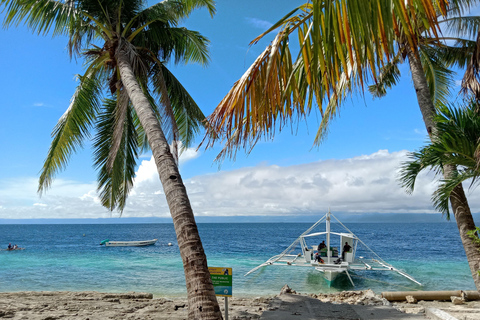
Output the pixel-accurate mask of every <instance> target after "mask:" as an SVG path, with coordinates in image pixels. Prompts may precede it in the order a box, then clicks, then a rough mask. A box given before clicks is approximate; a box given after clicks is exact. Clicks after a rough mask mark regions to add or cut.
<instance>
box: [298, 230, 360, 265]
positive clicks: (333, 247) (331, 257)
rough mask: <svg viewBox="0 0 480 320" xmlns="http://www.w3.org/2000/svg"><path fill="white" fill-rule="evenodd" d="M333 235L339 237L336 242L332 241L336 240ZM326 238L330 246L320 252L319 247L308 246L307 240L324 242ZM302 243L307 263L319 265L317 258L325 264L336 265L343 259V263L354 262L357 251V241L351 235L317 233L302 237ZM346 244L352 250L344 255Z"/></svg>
mask: <svg viewBox="0 0 480 320" xmlns="http://www.w3.org/2000/svg"><path fill="white" fill-rule="evenodd" d="M332 235H333V236H335V235H336V236H338V238H337V240H336V241H332V240H334V239H332V237H331V236H332ZM324 237H326V239H327V240H326V242H327V243H328V244H329V245H326V247H325V248H322V249H320V250H318V248H319V246H318V245H313V246H308V244H307V239H306V238H313V239H317V240H318V239H320V241H322V240H323V238H324ZM309 240H310V239H309ZM320 241H318V243H320ZM323 241H325V240H323ZM310 242H311V241H310ZM300 243H301V246H302V253H303V256H304V259H305V262H306V263H311V264H319V263H318V261H316V259H315V257H316V256H319V257H320V258H321V259H322V260H323V261H324V263H334V261H336V260H337V259H339V258H342V257H343V258H342V262H353V261H354V259H355V251H356V249H357V240H356V239H355V236H354V235H353V234H351V233H336V232H328V233H327V232H316V233H312V234H307V235H303V236H301V240H300ZM345 244H348V245H349V246H350V248H351V249H350V250H349V251H347V252H345V254H344V253H343V248H344V246H345Z"/></svg>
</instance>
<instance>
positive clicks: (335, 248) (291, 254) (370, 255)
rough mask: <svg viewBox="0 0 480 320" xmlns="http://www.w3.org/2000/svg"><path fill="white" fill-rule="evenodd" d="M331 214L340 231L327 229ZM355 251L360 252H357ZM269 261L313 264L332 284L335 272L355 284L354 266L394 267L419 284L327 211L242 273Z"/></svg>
mask: <svg viewBox="0 0 480 320" xmlns="http://www.w3.org/2000/svg"><path fill="white" fill-rule="evenodd" d="M332 218H333V219H334V220H335V221H336V223H335V226H336V227H337V228H340V229H342V230H340V231H341V232H334V231H332V230H331V226H332V224H331V220H332ZM323 224H325V229H324V230H325V231H322V230H318V229H320V228H319V226H321V225H323ZM320 241H323V243H322V246H319V245H316V244H318V243H320ZM309 244H310V245H309ZM312 244H315V245H312ZM321 247H323V248H321ZM344 248H346V249H348V251H347V250H344ZM360 248H361V249H360ZM343 251H345V252H343ZM358 253H360V254H361V255H362V256H359V255H357V254H358ZM271 265H283V266H296V267H308V268H314V269H315V270H317V271H319V272H322V273H323V276H324V278H325V280H326V281H327V283H328V285H332V284H333V283H334V281H335V279H336V278H337V277H338V276H339V275H346V276H347V277H348V279H349V280H350V282H351V284H352V285H353V286H355V284H354V282H353V280H352V277H351V275H350V271H355V270H367V271H394V272H397V273H398V274H400V275H402V276H404V277H406V278H407V279H409V280H411V281H413V282H415V283H417V284H419V285H421V283H420V282H418V281H417V280H415V279H414V278H413V277H412V276H410V275H409V274H407V273H406V272H405V271H402V270H399V269H397V268H395V267H394V266H392V265H390V264H388V263H387V262H385V261H384V260H382V259H381V258H380V257H379V256H378V255H377V254H376V253H375V252H373V250H371V249H370V248H369V247H368V246H367V245H366V244H365V243H363V242H362V241H361V240H360V239H359V238H358V237H357V236H356V235H355V234H354V233H353V232H351V231H350V230H349V229H348V228H347V227H345V226H344V225H343V224H342V223H341V222H340V221H339V220H338V219H337V218H336V217H335V216H334V215H333V214H331V213H330V211H329V212H327V213H326V214H325V215H324V216H323V217H322V218H321V219H320V220H318V221H317V222H316V223H315V224H314V225H313V226H311V227H310V228H309V229H308V230H306V231H305V232H304V233H302V234H301V235H300V236H299V237H298V238H297V239H296V240H295V241H294V242H293V243H292V244H291V245H290V246H289V247H288V248H287V249H285V251H283V252H282V253H281V254H279V255H276V256H273V257H271V258H270V259H268V260H267V261H266V262H264V263H262V264H261V265H259V266H257V267H255V268H254V269H252V270H250V271H249V272H247V273H246V274H245V276H247V275H249V274H251V273H252V272H254V271H256V270H258V269H260V268H262V267H265V266H271Z"/></svg>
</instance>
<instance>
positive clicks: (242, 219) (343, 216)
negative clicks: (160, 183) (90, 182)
mask: <svg viewBox="0 0 480 320" xmlns="http://www.w3.org/2000/svg"><path fill="white" fill-rule="evenodd" d="M334 215H335V216H336V217H337V218H338V219H339V220H340V221H341V222H345V223H441V222H449V221H447V220H446V219H445V218H444V217H442V215H441V214H439V213H436V214H413V213H410V214H409V213H395V214H394V213H381V214H380V213H364V214H352V213H334ZM322 216H323V213H322V214H318V215H292V216H233V217H196V221H197V222H198V223H249V222H254V223H268V222H276V223H278V222H283V223H295V222H306V223H313V222H315V221H317V220H318V219H320V218H321V217H322ZM473 218H474V220H475V222H476V224H477V225H480V213H475V214H473ZM450 222H451V223H455V219H454V218H453V215H452V220H451V221H450ZM125 223H172V219H171V218H156V217H149V218H99V219H0V224H125Z"/></svg>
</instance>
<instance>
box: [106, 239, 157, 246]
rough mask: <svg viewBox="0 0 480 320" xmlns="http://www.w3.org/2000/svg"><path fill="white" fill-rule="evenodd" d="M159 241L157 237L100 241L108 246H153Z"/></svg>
mask: <svg viewBox="0 0 480 320" xmlns="http://www.w3.org/2000/svg"><path fill="white" fill-rule="evenodd" d="M155 242H157V239H153V240H143V241H110V240H103V241H102V242H100V245H105V246H106V247H143V246H151V245H153V244H155Z"/></svg>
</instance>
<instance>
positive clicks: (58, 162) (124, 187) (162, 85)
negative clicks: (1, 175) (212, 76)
mask: <svg viewBox="0 0 480 320" xmlns="http://www.w3.org/2000/svg"><path fill="white" fill-rule="evenodd" d="M0 4H2V5H4V6H5V7H6V9H7V15H6V20H5V24H6V25H11V24H16V23H19V22H21V21H25V23H26V24H27V25H28V26H29V27H30V28H31V29H32V30H34V31H36V32H38V33H44V34H46V33H48V32H49V31H51V30H53V34H54V35H67V36H68V48H69V52H70V55H71V56H81V57H84V58H85V62H86V71H85V74H84V75H82V76H79V80H80V81H79V85H78V88H77V90H76V92H75V94H74V96H73V97H72V102H71V104H70V107H69V108H68V110H67V111H66V112H65V114H64V115H63V116H62V118H61V119H60V120H59V122H58V124H57V125H56V127H55V129H54V131H53V141H52V144H51V146H50V150H49V153H48V156H47V158H46V160H45V163H44V166H43V170H42V172H41V176H40V181H39V192H40V193H42V192H43V191H45V190H46V189H47V188H48V187H49V186H50V185H51V183H52V181H53V178H54V177H55V174H56V173H57V172H58V171H59V170H61V169H63V168H64V167H65V166H66V164H67V162H68V159H69V157H70V155H71V154H72V153H73V152H75V150H76V148H78V147H81V146H82V143H83V141H84V140H85V139H86V138H88V137H89V135H88V133H89V131H91V130H92V129H93V130H94V132H96V136H95V140H94V147H95V151H94V156H95V159H96V160H95V165H96V166H97V168H98V169H99V176H98V189H99V192H100V196H101V199H102V204H103V205H104V206H106V207H107V208H109V209H110V210H114V209H118V210H120V211H121V210H123V208H124V206H125V200H126V197H127V195H128V192H129V190H130V189H131V187H132V183H133V177H134V168H135V163H136V159H137V156H138V154H139V151H141V150H142V149H144V148H147V147H148V146H149V147H150V149H151V151H152V154H153V158H154V159H155V163H156V166H157V171H158V174H159V177H160V180H161V183H162V185H163V188H164V192H165V196H166V198H167V203H168V206H169V208H170V213H171V215H172V218H173V223H174V227H175V231H176V234H177V240H178V245H179V248H180V254H181V257H182V260H183V265H184V271H185V279H186V285H187V293H188V299H189V319H221V318H222V314H221V312H220V308H219V306H218V303H217V300H216V296H215V293H214V290H213V285H212V282H211V279H210V274H209V271H208V266H207V259H206V255H205V252H204V250H203V246H202V242H201V240H200V236H199V234H198V230H197V226H196V223H195V219H194V215H193V210H192V208H191V205H190V202H189V199H188V196H187V192H186V189H185V186H184V184H183V182H182V178H181V176H180V173H179V171H178V167H177V163H176V159H175V157H174V155H172V153H171V152H170V146H169V143H168V142H169V141H171V142H172V143H173V144H175V143H176V141H177V140H180V141H182V142H183V145H184V146H188V145H189V143H191V140H192V137H193V135H194V133H195V132H196V131H197V129H198V127H199V125H200V123H201V122H202V121H203V120H204V116H203V114H202V112H201V111H200V110H199V108H198V106H197V105H196V104H195V102H194V101H193V99H192V97H191V96H190V95H189V94H188V92H187V91H186V90H185V88H184V87H183V86H182V85H181V83H180V82H179V81H178V80H177V79H176V78H175V77H174V75H173V74H172V73H171V72H170V71H169V70H168V69H167V67H166V63H167V62H168V61H169V59H170V58H174V61H175V63H179V62H185V63H187V62H198V63H201V64H206V63H207V62H208V54H207V51H208V50H207V44H208V40H207V39H206V38H204V37H203V36H201V35H200V34H199V33H198V32H195V31H191V30H188V29H186V28H182V27H178V24H179V22H180V21H181V20H182V19H184V18H186V17H188V15H189V14H190V13H191V12H192V11H193V10H194V9H196V8H201V7H205V8H207V9H208V11H209V12H210V14H211V15H213V14H214V12H215V6H214V1H213V0H166V1H163V2H160V3H158V4H156V5H153V6H151V7H148V8H147V7H146V6H145V5H146V1H144V0H131V1H123V0H104V1H96V0H65V1H54V0H0ZM164 130H166V131H165V132H167V133H168V136H165V134H164ZM175 153H176V152H174V154H175Z"/></svg>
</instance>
